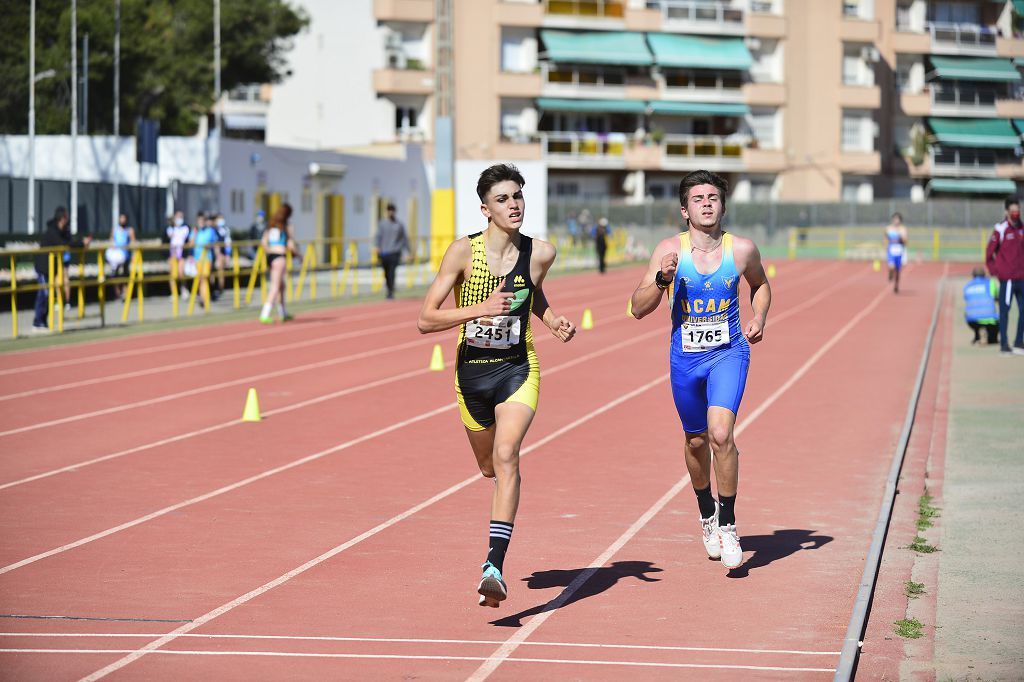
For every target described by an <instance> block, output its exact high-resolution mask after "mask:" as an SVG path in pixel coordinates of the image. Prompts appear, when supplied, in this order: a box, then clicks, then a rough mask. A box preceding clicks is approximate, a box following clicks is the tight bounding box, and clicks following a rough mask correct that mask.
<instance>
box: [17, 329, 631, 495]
mask: <svg viewBox="0 0 1024 682" xmlns="http://www.w3.org/2000/svg"><path fill="white" fill-rule="evenodd" d="M624 319H626V318H625V317H624V316H623V317H613V318H611V319H609V320H607V321H606V322H603V323H602V329H603V328H605V327H607V326H608V325H610V324H615V323H617V322H620V321H622V320H624ZM553 338H554V337H552V336H541V337H539V338H537V339H535V340H534V343H543V342H546V341H550V340H552V339H553ZM641 338H645V339H646V338H648V335H647V334H645V335H643V336H642V337H641ZM636 340H638V339H634V340H633V341H629V342H626V344H616V345H615V346H614V347H615V348H620V347H622V345H628V344H629V343H634V342H635V341H636ZM433 341H437V339H433ZM430 342H431V341H422V340H419V341H410V342H408V343H405V344H399V345H398V346H389V347H385V348H378V349H376V350H374V351H368V352H364V353H360V354H359V355H358V356H356V357H349V358H348V359H347V360H345V361H346V362H348V361H352V360H359V359H363V358H367V357H373V356H376V355H380V354H382V353H387V352H392V351H396V350H404V349H406V348H409V347H413V346H418V345H427V344H429V343H430ZM585 357H589V356H585ZM340 361H341V360H340V359H339V360H337V362H340ZM331 362H335V361H331ZM579 362H580V360H579V359H578V358H577V359H576V360H572V361H570V362H569V364H568V366H571V365H574V364H578V363H579ZM452 364H453V363H452V362H447V363H445V366H446V367H448V366H451V365H452ZM431 371H432V370H430V369H420V370H412V371H409V372H403V373H401V374H396V375H393V376H390V377H385V378H384V379H378V380H376V381H371V382H369V383H365V384H359V385H357V386H352V387H349V388H344V389H341V390H339V391H334V392H332V393H327V394H325V395H321V396H317V397H315V398H310V399H307V400H303V401H300V402H298V403H293V404H291V405H286V406H283V407H279V408H276V409H273V410H268V411H266V412H263V416H265V417H270V416H273V415H275V414H283V413H285V412H291V411H293V410H297V409H300V408H303V407H309V406H310V405H316V404H317V403H322V402H325V401H327V400H333V399H334V398H340V397H344V396H346V395H351V394H352V393H357V392H360V391H365V390H368V389H372V388H377V387H379V386H383V385H385V384H389V383H393V382H396V381H402V380H404V379H409V378H414V377H417V376H420V375H421V374H429V373H430V372H431ZM544 371H545V372H546V373H550V372H551V371H554V369H553V370H544ZM240 425H241V422H240V421H239V420H237V419H232V420H231V421H226V422H221V423H220V424H213V425H211V426H206V427H203V428H201V429H196V430H194V431H189V432H186V433H180V434H178V435H176V436H170V437H168V438H162V439H160V440H157V441H153V442H151V443H145V444H143V445H136V446H134V447H131V448H127V449H125V450H120V451H118V452H114V453H110V454H107V455H101V456H100V457H95V458H93V459H90V460H85V461H82V462H76V463H75V464H69V465H67V466H64V467H60V468H57V469H51V470H49V471H44V472H41V473H38V474H34V475H32V476H27V477H25V478H20V479H17V480H14V481H9V482H7V483H3V484H0V490H5V489H7V488H13V487H15V486H19V485H24V484H25V483H31V482H32V481H38V480H40V479H43V478H49V477H50V476H55V475H57V474H63V473H68V472H71V471H77V470H79V469H81V468H83V467H87V466H90V465H93V464H99V463H101V462H106V461H109V460H112V459H117V458H119V457H124V456H125V455H131V454H134V453H136V452H142V451H144V450H150V449H152V448H156V447H160V446H162V445H168V444H170V443H176V442H179V441H182V440H187V439H189V438H194V437H196V436H202V435H205V434H207V433H212V432H214V431H219V430H221V429H226V428H230V427H232V426H240ZM0 435H2V434H0Z"/></svg>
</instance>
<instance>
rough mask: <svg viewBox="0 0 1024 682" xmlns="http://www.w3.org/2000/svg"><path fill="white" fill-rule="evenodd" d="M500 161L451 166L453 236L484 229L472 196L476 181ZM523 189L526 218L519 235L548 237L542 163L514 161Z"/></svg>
mask: <svg viewBox="0 0 1024 682" xmlns="http://www.w3.org/2000/svg"><path fill="white" fill-rule="evenodd" d="M496 163H504V161H503V160H490V161H477V160H459V161H456V162H455V236H456V237H465V236H466V235H467V234H473V233H474V232H479V231H480V230H482V229H484V228H485V227H487V219H486V218H484V216H483V215H482V214H481V213H480V199H479V197H477V195H476V181H477V180H478V179H479V177H480V173H481V172H483V170H484V169H485V168H487V167H488V166H492V165H494V164H496ZM515 166H516V167H517V168H518V169H519V172H520V173H522V174H523V179H524V180H525V181H526V186H525V187H524V188H523V197H524V198H525V199H526V217H525V220H524V221H523V227H522V231H523V234H526V235H528V236H530V237H539V238H540V239H546V238H547V234H548V169H547V166H546V165H545V164H544V163H543V162H542V161H516V162H515Z"/></svg>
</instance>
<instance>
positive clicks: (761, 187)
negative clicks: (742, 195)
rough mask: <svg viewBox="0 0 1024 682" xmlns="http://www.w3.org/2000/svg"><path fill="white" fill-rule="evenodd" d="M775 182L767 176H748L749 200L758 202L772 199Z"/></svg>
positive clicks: (767, 201)
mask: <svg viewBox="0 0 1024 682" xmlns="http://www.w3.org/2000/svg"><path fill="white" fill-rule="evenodd" d="M774 188H775V182H774V181H773V180H771V179H769V178H750V200H751V201H754V202H758V203H769V202H771V201H774V199H775V197H774V196H772V195H773V191H772V190H773V189H774Z"/></svg>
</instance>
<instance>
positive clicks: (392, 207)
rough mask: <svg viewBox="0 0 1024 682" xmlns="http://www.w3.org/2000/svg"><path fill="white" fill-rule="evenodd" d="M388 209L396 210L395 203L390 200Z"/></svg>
mask: <svg viewBox="0 0 1024 682" xmlns="http://www.w3.org/2000/svg"><path fill="white" fill-rule="evenodd" d="M388 210H389V211H394V210H395V205H394V204H392V203H391V202H390V201H389V202H388Z"/></svg>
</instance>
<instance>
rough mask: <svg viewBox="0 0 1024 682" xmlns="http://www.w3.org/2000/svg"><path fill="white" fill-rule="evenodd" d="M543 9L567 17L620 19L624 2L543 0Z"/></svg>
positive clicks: (624, 11)
mask: <svg viewBox="0 0 1024 682" xmlns="http://www.w3.org/2000/svg"><path fill="white" fill-rule="evenodd" d="M544 11H545V12H547V13H548V14H557V15H559V16H568V17H585V18H592V17H593V18H598V19H600V18H608V19H622V18H623V17H625V16H626V3H625V2H623V1H622V0H544Z"/></svg>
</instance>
